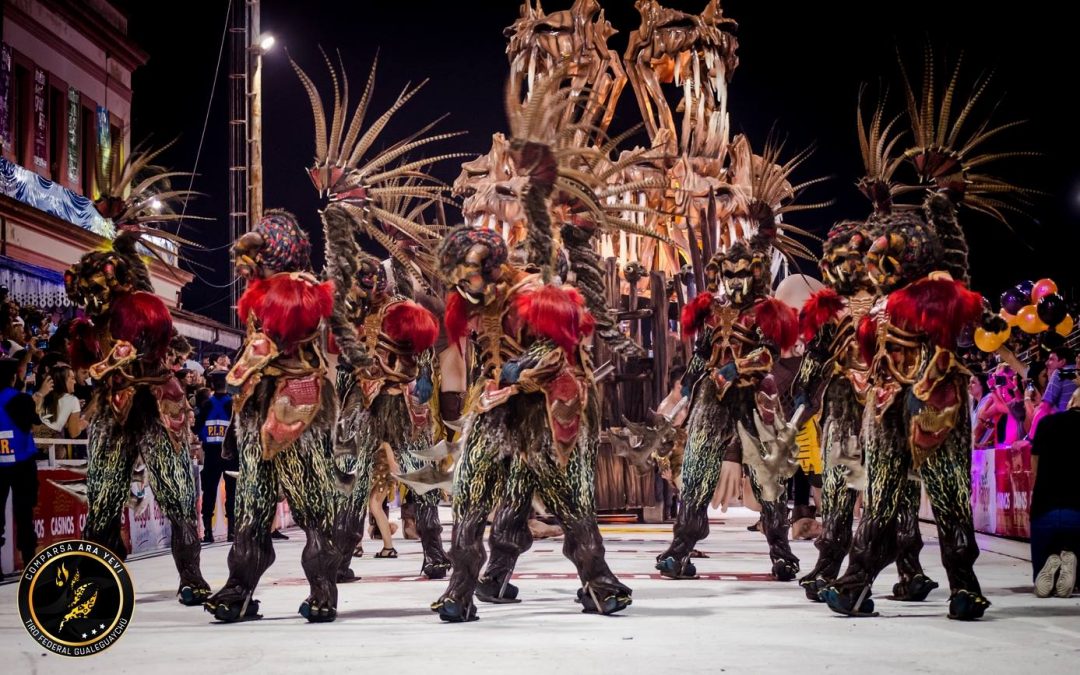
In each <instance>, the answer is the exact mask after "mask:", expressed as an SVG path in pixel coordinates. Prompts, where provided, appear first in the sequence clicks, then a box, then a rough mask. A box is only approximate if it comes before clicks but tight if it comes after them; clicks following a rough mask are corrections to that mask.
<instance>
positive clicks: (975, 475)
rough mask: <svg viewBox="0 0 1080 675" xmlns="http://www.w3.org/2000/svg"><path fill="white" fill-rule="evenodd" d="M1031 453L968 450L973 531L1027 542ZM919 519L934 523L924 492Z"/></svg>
mask: <svg viewBox="0 0 1080 675" xmlns="http://www.w3.org/2000/svg"><path fill="white" fill-rule="evenodd" d="M1033 487H1034V485H1033V483H1032V480H1031V450H1030V449H1026V450H1024V449H1014V448H1012V447H1011V446H1007V445H1000V446H996V447H992V448H981V449H976V450H972V451H971V511H972V516H973V518H974V521H975V531H976V532H983V533H985V534H994V535H998V536H1002V537H1013V538H1016V539H1029V538H1030V537H1031V527H1030V522H1029V517H1028V516H1029V513H1028V511H1029V509H1030V507H1031V490H1032V488H1033ZM919 516H920V517H921V518H922V519H924V520H929V521H933V519H934V513H933V511H932V510H931V508H930V501H929V500H928V499H927V497H926V491H925V490H923V497H922V505H921V508H920V510H919Z"/></svg>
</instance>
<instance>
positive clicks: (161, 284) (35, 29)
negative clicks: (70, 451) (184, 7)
mask: <svg viewBox="0 0 1080 675" xmlns="http://www.w3.org/2000/svg"><path fill="white" fill-rule="evenodd" d="M0 11H2V18H0V21H2V22H3V23H2V26H3V31H2V35H3V41H2V44H0V284H3V285H6V286H7V287H8V289H9V292H10V293H11V294H12V296H13V297H14V298H15V299H16V300H18V301H19V302H20V303H21V304H32V305H35V306H39V307H42V308H54V307H63V306H65V305H67V304H68V300H67V298H66V296H65V295H64V292H63V283H62V272H63V270H65V269H67V267H68V266H69V265H71V264H72V263H73V262H75V261H76V260H77V259H78V258H79V256H80V255H82V254H83V253H84V252H86V251H87V250H90V249H94V248H99V247H100V246H101V245H102V244H103V243H104V241H105V239H107V238H110V237H111V236H112V235H113V229H112V223H110V222H109V221H107V220H105V219H103V218H101V216H100V215H99V214H98V213H97V210H96V209H95V208H94V206H93V200H94V198H95V196H96V183H95V180H96V174H97V171H96V165H97V161H98V148H99V147H102V148H109V147H110V146H111V144H112V143H113V141H114V140H115V139H116V138H118V137H119V138H121V139H122V141H123V146H124V151H125V153H126V152H128V151H129V150H130V139H129V138H128V137H127V136H128V135H127V133H126V130H127V128H128V123H129V121H130V119H131V100H132V88H131V81H132V77H131V76H132V73H133V72H134V71H135V70H136V69H137V68H139V67H140V66H141V65H143V64H145V63H146V60H147V58H148V55H147V54H146V52H144V51H143V50H141V49H140V48H139V47H138V46H137V45H136V44H135V43H134V42H133V41H132V40H131V39H130V38H129V37H128V30H127V17H126V16H125V15H124V14H123V12H121V11H120V10H119V9H117V8H116V7H114V6H113V5H111V4H110V3H109V2H106V0H0ZM151 276H152V279H153V283H154V289H155V290H156V291H157V293H158V295H160V296H161V297H162V299H164V300H165V302H166V303H168V304H169V306H170V307H173V308H177V307H179V303H180V291H181V289H182V288H183V287H184V285H186V284H187V283H188V282H190V281H191V279H192V275H191V274H190V273H189V272H187V271H185V270H182V269H179V268H177V267H175V266H171V265H166V264H164V263H162V262H161V261H159V260H154V261H153V262H152V263H151ZM176 318H177V328H178V330H180V332H181V333H183V334H186V335H188V336H189V337H194V338H198V339H200V340H203V341H209V342H215V343H218V344H220V345H222V346H232V345H233V344H234V343H235V344H236V345H239V335H234V334H231V332H230V331H228V329H227V328H226V327H225V326H223V325H221V324H217V323H216V322H212V321H209V320H203V319H202V318H201V317H197V316H195V315H191V314H188V313H183V315H182V316H177V317H176ZM208 338H209V339H208Z"/></svg>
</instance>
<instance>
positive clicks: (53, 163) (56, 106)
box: [49, 87, 67, 183]
mask: <svg viewBox="0 0 1080 675" xmlns="http://www.w3.org/2000/svg"><path fill="white" fill-rule="evenodd" d="M65 93H66V92H61V91H60V90H59V89H57V88H56V87H49V173H50V174H51V176H52V179H53V180H54V181H56V182H57V183H63V182H64V175H63V174H62V173H61V169H62V166H61V165H62V164H63V158H64V157H65V156H66V154H65V151H66V148H65V141H66V140H67V105H66V104H67V96H65V95H64V94H65Z"/></svg>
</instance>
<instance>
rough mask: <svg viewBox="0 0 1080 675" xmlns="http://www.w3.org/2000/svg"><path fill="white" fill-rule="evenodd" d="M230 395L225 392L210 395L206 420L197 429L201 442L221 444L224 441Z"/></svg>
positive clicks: (227, 426)
mask: <svg viewBox="0 0 1080 675" xmlns="http://www.w3.org/2000/svg"><path fill="white" fill-rule="evenodd" d="M231 403H232V396H229V395H228V394H225V395H224V396H218V395H217V394H214V395H213V396H211V397H210V412H209V413H207V415H206V422H204V423H203V425H202V428H201V429H199V440H201V441H202V442H203V443H216V444H221V443H224V442H225V431H226V430H227V429H228V428H229V405H230V404H231Z"/></svg>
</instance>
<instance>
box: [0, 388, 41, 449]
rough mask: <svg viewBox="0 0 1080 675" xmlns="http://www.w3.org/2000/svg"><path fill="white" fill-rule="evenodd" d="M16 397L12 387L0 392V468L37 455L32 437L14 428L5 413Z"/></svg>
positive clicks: (15, 391)
mask: <svg viewBox="0 0 1080 675" xmlns="http://www.w3.org/2000/svg"><path fill="white" fill-rule="evenodd" d="M18 395H19V392H18V391H17V390H16V389H15V388H14V387H8V388H6V389H4V390H3V391H0V466H4V465H6V464H14V463H15V462H22V461H24V460H27V459H33V458H34V455H35V454H37V446H36V445H34V437H33V436H31V435H30V433H29V432H27V431H23V430H21V429H19V428H18V427H17V426H15V423H14V422H13V421H12V419H11V416H10V415H8V412H7V404H8V403H10V402H11V399H13V398H15V397H16V396H18Z"/></svg>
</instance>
